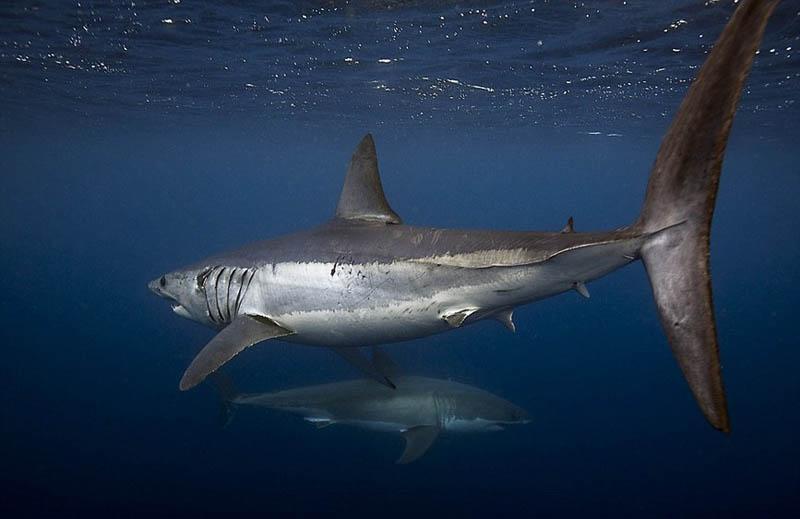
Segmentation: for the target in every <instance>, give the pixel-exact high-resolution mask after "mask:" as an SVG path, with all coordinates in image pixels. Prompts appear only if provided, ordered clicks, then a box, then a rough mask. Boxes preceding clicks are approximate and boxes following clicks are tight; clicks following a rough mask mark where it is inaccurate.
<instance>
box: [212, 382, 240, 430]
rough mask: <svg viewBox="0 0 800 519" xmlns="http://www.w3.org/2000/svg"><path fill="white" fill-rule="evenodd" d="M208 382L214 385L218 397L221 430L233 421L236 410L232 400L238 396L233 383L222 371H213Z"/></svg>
mask: <svg viewBox="0 0 800 519" xmlns="http://www.w3.org/2000/svg"><path fill="white" fill-rule="evenodd" d="M209 380H211V383H212V384H213V385H214V389H216V390H217V394H218V395H219V423H220V426H222V428H225V427H227V426H228V425H229V424H230V423H231V421H232V420H233V415H234V412H235V410H236V406H235V405H234V403H233V401H234V399H235V398H236V397H237V396H239V392H238V391H237V390H236V386H234V384H233V381H232V380H231V379H230V377H228V375H226V374H225V373H223V372H222V371H219V370H218V371H215V372H214V373H211V374H210V375H209Z"/></svg>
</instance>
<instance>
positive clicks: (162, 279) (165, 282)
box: [158, 276, 167, 288]
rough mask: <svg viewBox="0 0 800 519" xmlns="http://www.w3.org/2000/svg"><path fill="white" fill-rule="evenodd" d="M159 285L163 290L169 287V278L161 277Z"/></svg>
mask: <svg viewBox="0 0 800 519" xmlns="http://www.w3.org/2000/svg"><path fill="white" fill-rule="evenodd" d="M158 284H159V285H161V288H164V287H165V286H167V278H166V277H165V276H161V279H159V280H158Z"/></svg>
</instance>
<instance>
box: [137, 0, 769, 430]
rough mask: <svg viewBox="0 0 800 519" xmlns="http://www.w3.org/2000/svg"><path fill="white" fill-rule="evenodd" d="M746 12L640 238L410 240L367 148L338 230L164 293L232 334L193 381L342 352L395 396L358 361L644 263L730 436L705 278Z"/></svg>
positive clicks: (225, 260) (711, 60)
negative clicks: (280, 343)
mask: <svg viewBox="0 0 800 519" xmlns="http://www.w3.org/2000/svg"><path fill="white" fill-rule="evenodd" d="M776 3H777V2H775V1H770V0H764V1H762V0H747V1H744V2H742V3H741V5H740V6H739V7H738V8H737V10H736V12H735V13H734V15H733V17H732V18H731V20H730V21H729V22H728V25H727V26H726V28H725V29H724V31H723V33H722V35H721V36H720V38H719V39H718V41H717V43H716V45H715V47H714V49H713V51H712V52H711V53H710V55H709V57H708V58H707V60H706V63H705V64H704V65H703V67H702V68H701V70H700V72H699V73H698V77H697V78H696V80H695V81H694V83H693V84H692V86H691V87H690V89H689V92H688V93H687V95H686V98H685V99H684V101H683V103H682V104H681V107H680V108H679V110H678V113H677V115H676V116H675V119H674V120H673V123H672V125H671V127H670V129H669V131H668V132H667V135H666V136H665V138H664V140H663V141H662V144H661V147H660V149H659V153H658V155H657V157H656V162H655V164H654V166H653V170H652V172H651V175H650V181H649V183H648V188H647V194H646V196H645V203H644V206H643V208H642V212H641V215H640V217H639V219H638V220H637V221H636V222H634V223H633V224H631V225H629V226H627V227H623V228H620V229H617V230H613V231H608V232H591V233H581V232H575V231H574V229H573V225H572V221H571V219H570V221H569V222H568V224H567V226H566V227H565V228H564V229H562V230H561V231H555V232H507V231H489V230H454V229H435V228H426V227H416V226H410V225H404V224H403V223H402V220H401V218H400V217H399V216H398V215H397V213H395V212H394V211H393V210H392V208H391V207H390V205H389V203H388V201H387V199H386V197H385V195H384V192H383V188H382V185H381V181H380V176H379V173H378V161H377V154H376V151H375V145H374V142H373V139H372V137H371V136H370V135H367V136H366V137H364V139H363V140H362V141H361V143H360V144H359V145H358V147H357V148H356V150H355V153H354V154H353V157H352V160H351V162H350V166H349V168H348V171H347V174H346V177H345V184H344V187H343V189H342V193H341V195H340V198H339V204H338V207H337V210H336V214H335V216H334V218H333V219H332V220H331V221H330V222H328V223H325V224H323V225H322V226H320V227H317V228H315V229H312V230H309V231H305V232H301V233H297V234H293V235H289V236H285V237H280V238H276V239H272V240H268V241H262V242H258V243H254V244H252V245H249V246H246V247H244V248H242V249H239V250H236V251H233V252H228V253H224V254H220V255H217V256H214V257H211V258H207V259H205V260H202V261H200V262H198V263H196V264H194V265H191V266H189V267H186V268H183V269H180V270H177V271H174V272H171V273H169V274H165V275H164V276H162V277H160V278H158V279H155V280H153V281H152V282H151V283H150V285H149V286H150V288H151V290H153V291H154V292H156V293H157V294H158V295H160V296H162V297H165V298H166V299H168V300H170V301H171V302H172V304H173V310H174V311H175V312H176V313H178V314H179V315H182V316H184V317H188V318H190V319H193V320H196V321H198V322H201V323H204V324H206V325H209V326H212V327H214V328H217V329H218V330H220V332H219V333H218V334H217V336H216V337H215V338H214V339H212V341H211V342H209V343H208V345H206V347H205V348H203V350H201V352H200V353H199V354H198V356H197V357H196V358H195V359H194V360H193V361H192V364H191V365H190V366H189V368H188V369H187V370H186V372H185V373H184V376H183V378H182V380H181V383H180V387H181V389H188V388H191V387H193V386H194V385H196V384H198V383H199V382H201V381H202V380H203V379H204V378H205V377H206V376H207V375H208V374H209V373H212V372H213V371H215V370H216V369H217V368H219V367H220V366H221V365H222V364H224V363H225V362H227V361H228V360H230V359H231V358H232V357H233V356H235V355H236V354H237V353H239V352H240V351H242V350H243V349H245V348H247V347H249V346H251V345H253V344H256V343H258V342H260V341H263V340H267V339H282V340H286V341H294V342H299V343H303V344H311V345H319V346H327V347H332V348H334V349H335V351H337V352H338V353H340V354H341V355H342V356H344V357H345V358H347V359H348V360H350V361H351V362H353V363H354V364H356V365H357V366H358V367H360V368H361V369H362V370H363V371H365V372H366V373H368V374H370V375H371V376H372V377H373V378H376V379H377V380H379V381H381V382H384V383H385V384H386V385H389V386H391V387H394V386H395V385H396V384H395V383H394V381H392V380H391V379H390V378H389V377H388V376H386V375H385V374H384V373H382V372H381V371H380V369H378V368H377V367H376V366H375V365H374V363H370V362H369V361H367V360H365V359H364V358H362V357H360V356H359V355H358V354H357V353H356V352H357V349H356V348H355V347H358V346H367V345H375V344H382V343H389V342H397V341H406V340H410V339H414V338H418V337H424V336H428V335H431V334H435V333H439V332H443V331H446V330H449V329H453V328H457V327H461V326H464V325H468V324H471V323H474V322H477V321H479V320H482V319H486V318H494V319H498V320H499V321H501V322H502V323H503V324H505V325H506V326H507V327H508V328H510V329H512V330H513V328H514V324H513V321H512V311H513V309H514V308H515V307H517V306H519V305H523V304H527V303H530V302H533V301H537V300H540V299H544V298H547V297H549V296H553V295H555V294H558V293H561V292H564V291H567V290H572V289H575V290H577V291H578V292H579V293H581V294H582V295H584V296H587V297H588V291H587V289H586V286H585V285H586V283H588V282H590V281H592V280H594V279H597V278H599V277H601V276H604V275H606V274H608V273H610V272H612V271H614V270H616V269H619V268H621V267H623V266H625V265H626V264H628V263H630V262H632V261H636V260H642V261H643V262H644V264H645V268H646V271H647V273H648V276H649V278H650V282H651V286H652V288H653V292H654V296H655V299H656V305H657V308H658V311H659V314H660V317H661V322H662V325H663V327H664V330H665V332H666V335H667V337H668V339H669V342H670V345H671V347H672V349H673V352H674V354H675V357H676V359H677V360H678V363H679V365H680V366H681V369H682V371H683V373H684V376H685V378H686V379H687V382H688V383H689V386H690V388H691V389H692V392H693V393H694V396H695V398H696V400H697V402H698V403H699V405H700V407H701V409H702V410H703V412H704V414H705V416H706V418H707V419H708V420H709V422H710V423H711V424H712V425H713V426H714V427H716V428H718V429H720V430H723V431H727V430H728V429H729V421H728V413H727V404H726V400H725V393H724V389H723V385H722V377H721V371H720V362H719V353H718V346H717V336H716V327H715V321H714V312H713V304H712V299H711V278H710V273H709V270H708V256H709V236H710V228H711V217H712V214H713V210H714V204H715V197H716V192H717V185H718V182H719V176H720V172H721V167H722V158H723V154H724V150H725V146H726V143H727V138H728V134H729V131H730V127H731V123H732V120H733V116H734V114H735V110H736V106H737V103H738V99H739V95H740V93H741V90H742V87H743V85H744V82H745V79H746V76H747V73H748V71H749V69H750V65H751V63H752V59H753V56H754V55H755V51H756V50H757V48H758V44H759V42H760V41H761V37H762V34H763V31H764V28H765V25H766V21H767V19H768V18H769V15H770V13H771V12H772V10H773V8H774V6H775V4H776Z"/></svg>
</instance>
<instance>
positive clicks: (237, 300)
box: [233, 269, 248, 315]
mask: <svg viewBox="0 0 800 519" xmlns="http://www.w3.org/2000/svg"><path fill="white" fill-rule="evenodd" d="M247 270H248V269H244V271H243V272H242V279H240V280H239V292H238V293H237V294H236V304H235V305H233V308H234V310H235V311H236V315H239V306H240V305H241V304H242V302H241V301H240V300H239V299H241V297H242V288H244V277H245V276H246V275H247Z"/></svg>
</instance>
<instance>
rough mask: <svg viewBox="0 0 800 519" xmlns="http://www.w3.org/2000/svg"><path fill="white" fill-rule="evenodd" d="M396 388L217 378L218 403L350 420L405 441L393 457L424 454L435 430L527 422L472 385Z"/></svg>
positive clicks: (425, 382)
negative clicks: (248, 386)
mask: <svg viewBox="0 0 800 519" xmlns="http://www.w3.org/2000/svg"><path fill="white" fill-rule="evenodd" d="M394 380H395V381H396V382H397V389H390V388H388V387H386V386H383V385H380V384H376V383H375V382H374V381H373V380H371V379H361V380H349V381H346V382H334V383H331V384H322V385H318V386H307V387H300V388H295V389H287V390H284V391H277V392H274V393H255V394H237V393H236V392H235V391H233V390H232V389H231V386H230V384H229V383H228V382H227V381H224V379H223V381H222V383H219V382H220V381H219V380H217V382H218V384H217V386H218V387H219V388H220V389H221V392H222V397H223V399H224V403H223V405H225V406H226V408H227V409H226V410H227V411H228V412H230V409H229V406H258V407H264V408H268V409H276V410H280V411H287V412H290V413H294V414H298V415H300V416H302V417H303V418H304V419H305V420H306V421H309V422H312V423H314V424H315V425H316V426H317V427H319V428H322V427H327V426H329V425H333V424H344V425H353V426H356V427H362V428H365V429H371V430H375V431H384V432H394V433H400V434H402V435H403V438H405V440H406V447H405V450H404V451H403V454H402V456H400V458H399V459H398V460H397V463H410V462H412V461H414V460H416V459H418V458H419V457H420V456H422V455H423V454H425V452H426V451H427V450H428V448H429V447H430V446H431V445H432V444H433V442H434V441H435V440H436V438H437V437H438V436H439V434H440V433H443V432H448V433H451V432H454V433H477V432H489V431H499V430H502V429H503V426H505V425H511V424H521V423H528V422H529V421H530V417H529V415H528V413H527V412H526V411H525V410H524V409H522V408H520V407H518V406H516V405H514V404H512V403H511V402H509V401H508V400H505V399H503V398H500V397H499V396H496V395H493V394H492V393H489V392H488V391H484V390H482V389H479V388H477V387H473V386H468V385H466V384H460V383H458V382H452V381H449V380H440V379H436V378H426V377H416V376H399V377H395V378H394Z"/></svg>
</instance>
